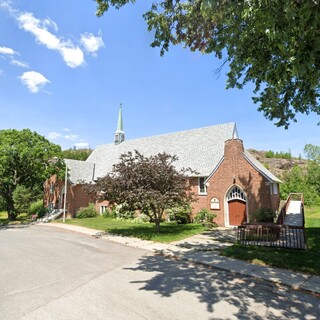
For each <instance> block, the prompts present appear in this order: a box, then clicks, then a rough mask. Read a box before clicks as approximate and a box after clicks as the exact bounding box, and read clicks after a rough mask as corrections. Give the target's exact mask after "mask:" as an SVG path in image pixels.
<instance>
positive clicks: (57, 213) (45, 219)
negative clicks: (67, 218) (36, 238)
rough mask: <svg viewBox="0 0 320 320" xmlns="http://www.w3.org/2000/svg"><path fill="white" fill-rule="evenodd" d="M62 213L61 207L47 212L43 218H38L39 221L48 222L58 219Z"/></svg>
mask: <svg viewBox="0 0 320 320" xmlns="http://www.w3.org/2000/svg"><path fill="white" fill-rule="evenodd" d="M62 214H63V209H54V210H52V211H50V212H48V213H47V214H46V215H45V216H44V217H43V218H40V219H38V221H39V222H49V221H52V220H55V219H58V218H59V217H60V216H61V215H62Z"/></svg>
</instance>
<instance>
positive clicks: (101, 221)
mask: <svg viewBox="0 0 320 320" xmlns="http://www.w3.org/2000/svg"><path fill="white" fill-rule="evenodd" d="M66 223H68V224H73V225H78V226H83V227H87V228H92V229H97V230H102V231H106V232H109V233H113V234H119V235H123V236H127V237H136V238H140V239H144V240H152V241H158V242H166V243H168V242H172V241H177V240H182V239H184V238H187V237H191V236H193V235H195V234H198V233H201V232H203V231H204V230H206V228H204V227H202V225H200V224H196V223H192V224H176V223H174V222H163V223H161V232H160V234H158V233H156V231H155V224H154V223H137V222H132V221H130V220H128V221H126V220H120V221H119V220H115V219H111V218H104V217H102V216H99V217H97V218H87V219H70V220H67V221H66Z"/></svg>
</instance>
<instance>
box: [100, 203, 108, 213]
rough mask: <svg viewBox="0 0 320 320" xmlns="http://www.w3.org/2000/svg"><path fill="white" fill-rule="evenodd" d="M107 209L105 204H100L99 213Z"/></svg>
mask: <svg viewBox="0 0 320 320" xmlns="http://www.w3.org/2000/svg"><path fill="white" fill-rule="evenodd" d="M107 209H108V206H106V205H105V204H101V205H100V214H103V213H104V212H106V211H107Z"/></svg>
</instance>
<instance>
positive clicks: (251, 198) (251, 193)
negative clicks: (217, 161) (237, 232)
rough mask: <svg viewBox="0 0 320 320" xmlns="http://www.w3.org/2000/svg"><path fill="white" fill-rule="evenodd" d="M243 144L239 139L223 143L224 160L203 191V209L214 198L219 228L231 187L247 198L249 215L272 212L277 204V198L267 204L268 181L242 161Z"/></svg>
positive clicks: (223, 223)
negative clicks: (264, 210)
mask: <svg viewBox="0 0 320 320" xmlns="http://www.w3.org/2000/svg"><path fill="white" fill-rule="evenodd" d="M243 152H244V148H243V143H242V141H241V140H240V139H231V140H227V141H226V143H225V154H224V160H223V161H222V163H221V165H220V166H219V168H218V169H217V171H216V172H215V173H214V174H213V175H212V176H211V178H210V179H209V181H208V183H209V186H208V187H207V193H208V197H207V208H208V209H209V208H210V200H211V198H213V197H214V198H218V200H219V202H220V209H219V210H212V211H213V212H214V213H216V214H217V218H216V219H215V221H216V223H217V224H218V225H219V226H224V225H225V212H226V211H227V210H226V209H227V208H225V206H226V205H227V203H226V201H225V199H226V193H227V191H229V190H230V188H232V187H233V186H234V185H237V186H239V187H240V188H241V189H242V190H243V191H244V192H245V193H246V195H247V210H248V214H249V215H250V214H251V213H252V212H253V211H254V210H256V209H257V208H273V207H274V205H275V203H276V202H279V195H274V197H273V199H272V200H271V194H270V185H269V181H268V180H267V179H266V178H265V177H264V176H263V175H262V174H261V173H259V172H258V171H257V170H256V169H255V168H254V167H252V165H251V164H250V163H249V162H248V161H247V160H246V159H245V158H244V155H243Z"/></svg>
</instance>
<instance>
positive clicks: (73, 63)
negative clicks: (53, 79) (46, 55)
mask: <svg viewBox="0 0 320 320" xmlns="http://www.w3.org/2000/svg"><path fill="white" fill-rule="evenodd" d="M15 18H16V19H17V21H18V22H19V26H20V28H21V29H23V30H25V31H27V32H30V33H32V34H33V35H34V36H35V38H36V41H37V42H38V43H40V44H42V45H44V46H46V47H47V48H48V49H50V50H55V51H57V52H59V53H60V55H61V56H62V58H63V60H64V61H65V63H66V64H67V66H69V67H71V68H77V67H79V66H81V65H82V64H84V62H85V60H84V53H83V51H82V50H81V49H80V48H79V47H78V46H76V45H74V44H73V43H72V42H71V40H68V41H63V40H62V39H60V38H58V37H57V36H56V35H54V34H53V33H51V32H50V31H48V29H47V28H48V26H51V27H53V29H54V31H57V30H58V27H57V25H56V23H55V22H53V21H52V20H50V19H48V18H47V19H44V20H40V19H37V18H35V17H34V16H33V14H32V13H31V12H25V13H19V14H15Z"/></svg>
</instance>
